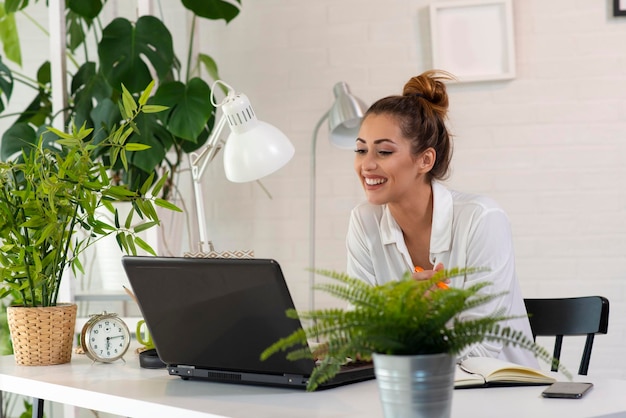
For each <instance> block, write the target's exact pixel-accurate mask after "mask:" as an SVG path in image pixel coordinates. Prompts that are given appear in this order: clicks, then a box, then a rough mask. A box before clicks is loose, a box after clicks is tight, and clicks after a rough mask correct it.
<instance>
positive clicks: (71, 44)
mask: <svg viewBox="0 0 626 418" xmlns="http://www.w3.org/2000/svg"><path fill="white" fill-rule="evenodd" d="M65 32H66V43H67V48H68V49H69V50H70V51H72V52H74V51H76V48H78V47H79V46H81V45H82V44H83V42H85V38H86V35H85V29H84V28H83V18H81V16H79V15H78V14H76V13H74V12H73V11H71V10H69V11H67V13H66V14H65Z"/></svg>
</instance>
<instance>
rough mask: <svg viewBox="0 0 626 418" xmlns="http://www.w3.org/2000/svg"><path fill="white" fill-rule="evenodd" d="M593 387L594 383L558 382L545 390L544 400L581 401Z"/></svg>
mask: <svg viewBox="0 0 626 418" xmlns="http://www.w3.org/2000/svg"><path fill="white" fill-rule="evenodd" d="M592 387H593V383H583V382H556V383H553V384H552V385H550V387H548V388H547V389H546V390H544V391H543V392H542V393H541V395H542V396H543V397H544V398H566V399H580V398H582V397H583V395H584V394H585V393H587V392H588V391H589V389H591V388H592Z"/></svg>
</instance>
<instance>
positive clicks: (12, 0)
mask: <svg viewBox="0 0 626 418" xmlns="http://www.w3.org/2000/svg"><path fill="white" fill-rule="evenodd" d="M26 6H28V0H6V1H5V2H4V8H5V9H6V11H7V12H8V13H15V12H17V11H18V10H22V9H24V8H25V7H26Z"/></svg>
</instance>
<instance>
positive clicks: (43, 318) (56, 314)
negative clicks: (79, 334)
mask: <svg viewBox="0 0 626 418" xmlns="http://www.w3.org/2000/svg"><path fill="white" fill-rule="evenodd" d="M76 308H77V306H76V304H69V303H68V304H58V305H57V306H49V307H35V308H30V307H23V306H10V307H8V308H7V317H8V321H9V332H10V333H11V341H12V342H13V351H14V353H15V362H16V363H17V364H19V365H23V366H48V365H52V364H63V363H68V362H69V361H70V360H71V358H72V346H73V343H74V328H75V326H76Z"/></svg>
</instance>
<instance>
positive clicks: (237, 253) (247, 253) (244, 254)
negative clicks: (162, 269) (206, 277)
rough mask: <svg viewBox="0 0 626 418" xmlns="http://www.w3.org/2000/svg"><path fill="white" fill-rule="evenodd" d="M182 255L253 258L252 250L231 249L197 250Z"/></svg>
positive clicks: (191, 256)
mask: <svg viewBox="0 0 626 418" xmlns="http://www.w3.org/2000/svg"><path fill="white" fill-rule="evenodd" d="M183 256H184V257H190V258H254V251H252V250H232V251H210V252H208V253H206V252H202V251H198V252H195V253H185V254H183Z"/></svg>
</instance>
